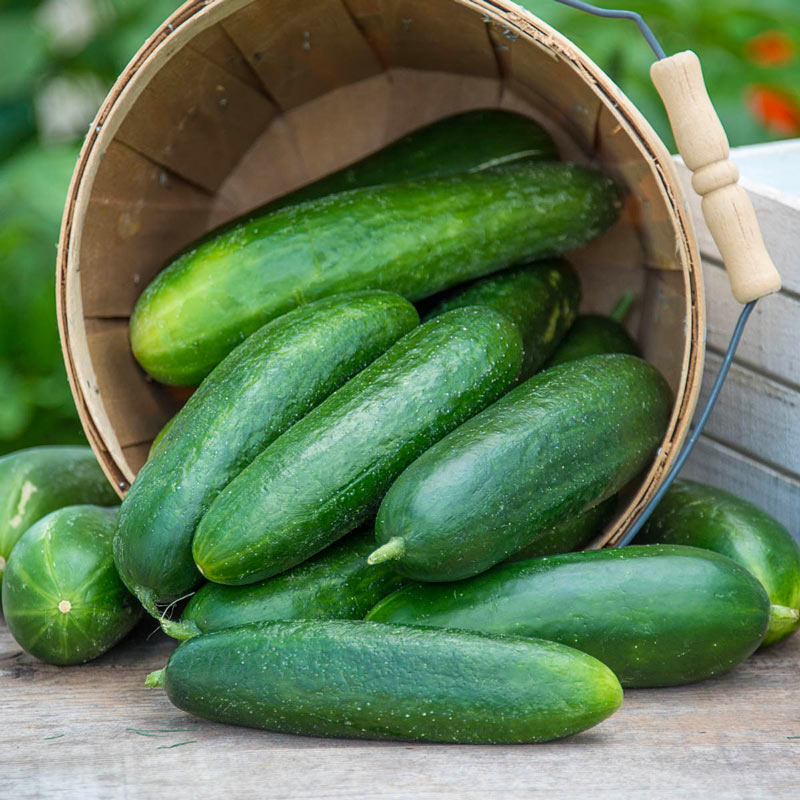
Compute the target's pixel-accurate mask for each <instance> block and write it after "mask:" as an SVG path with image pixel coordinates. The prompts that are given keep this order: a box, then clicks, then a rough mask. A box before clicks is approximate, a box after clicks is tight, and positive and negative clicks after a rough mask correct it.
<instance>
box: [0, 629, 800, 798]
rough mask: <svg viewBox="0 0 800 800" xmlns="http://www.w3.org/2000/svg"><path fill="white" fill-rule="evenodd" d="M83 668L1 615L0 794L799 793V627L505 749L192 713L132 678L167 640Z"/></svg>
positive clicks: (133, 646)
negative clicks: (37, 652) (719, 664)
mask: <svg viewBox="0 0 800 800" xmlns="http://www.w3.org/2000/svg"><path fill="white" fill-rule="evenodd" d="M152 629H153V623H151V622H149V621H148V622H145V623H143V624H142V625H140V627H139V628H138V629H137V631H136V632H135V633H134V634H133V636H132V637H131V638H130V639H129V640H128V641H127V642H125V643H124V644H122V645H120V646H119V647H117V648H116V649H115V650H113V651H112V652H110V653H108V654H107V655H106V656H104V657H103V658H100V659H98V660H97V661H95V662H93V663H91V664H86V665H84V666H81V667H53V666H48V665H46V664H42V663H40V662H37V661H36V660H35V659H33V658H32V657H30V656H28V655H26V654H24V653H22V651H21V650H20V648H19V647H18V646H17V645H16V643H15V642H14V640H13V639H12V638H11V635H10V634H9V632H8V629H7V628H6V627H5V625H4V624H2V623H0V709H2V714H1V715H0V719H1V720H2V725H0V797H2V798H3V799H4V800H28V798H30V799H31V800H49V799H50V798H73V797H74V798H79V799H80V800H93V799H94V798H104V799H105V798H125V799H126V800H136V799H138V798H147V799H148V800H149V798H169V800H182V798H206V797H209V798H211V797H214V798H216V797H222V798H226V800H228V799H232V798H238V797H253V798H259V799H261V798H270V800H272V798H292V799H293V800H294V798H313V799H314V800H321V799H322V798H347V800H365V799H366V798H381V800H391V799H393V798H404V799H406V798H408V799H409V800H411V798H413V800H426V799H427V798H458V800H473V799H474V800H477V799H478V798H487V797H498V798H503V800H514V799H515V798H527V797H547V798H572V797H576V798H578V797H580V798H581V799H582V800H587V799H588V798H591V800H603V799H604V798H614V800H619V798H626V797H632V796H634V795H635V796H636V797H637V798H650V797H653V798H660V799H661V798H681V800H687V799H688V798H695V797H697V798H701V797H702V798H713V799H714V800H726V799H727V798H747V799H748V800H752V798H762V797H769V798H773V797H774V798H789V797H794V796H795V795H796V793H797V791H798V788H800V637H795V639H794V640H789V641H788V642H784V643H782V644H779V645H776V646H774V647H773V648H771V649H767V650H765V651H763V652H760V653H757V654H756V655H754V656H753V657H751V658H750V659H749V660H748V661H746V662H745V663H744V664H741V665H740V666H739V667H737V668H736V669H735V670H734V671H733V672H731V673H729V674H728V675H726V676H723V677H721V678H717V679H714V680H710V681H706V682H703V683H699V684H695V685H694V686H685V687H680V688H675V689H658V690H636V691H633V690H631V691H628V692H626V694H625V702H624V703H623V706H622V708H621V709H620V710H619V711H618V712H617V713H616V714H615V715H614V716H613V717H611V718H610V719H609V720H607V721H606V722H604V723H602V724H600V725H599V726H597V727H596V728H594V729H592V730H590V731H587V732H585V733H581V734H578V735H576V736H572V737H570V738H569V739H564V740H562V741H559V742H552V743H549V744H540V745H518V746H513V747H500V746H495V747H479V746H454V745H409V744H403V743H375V742H360V741H346V740H339V739H315V738H305V737H297V736H287V735H279V734H271V733H265V732H262V731H254V730H249V729H246V728H235V727H231V726H227V725H220V724H216V723H211V722H204V721H202V720H198V719H194V718H192V717H190V716H188V715H187V714H184V713H183V712H181V711H178V710H177V709H176V708H174V707H173V706H171V705H170V703H169V701H168V700H167V698H166V696H165V695H164V693H163V692H162V691H161V690H151V689H146V688H145V687H144V678H145V675H146V674H147V672H148V671H150V670H153V669H157V668H159V667H161V666H163V664H164V662H165V661H166V658H167V656H168V655H169V653H170V652H171V650H172V648H173V647H174V644H173V643H172V642H171V641H170V640H168V639H167V638H166V637H164V636H163V635H161V634H160V633H159V634H155V635H153V636H152V637H151V638H150V639H149V640H148V638H147V637H148V633H150V632H151V631H152Z"/></svg>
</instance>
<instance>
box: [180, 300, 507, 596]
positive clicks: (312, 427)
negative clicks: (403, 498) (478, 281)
mask: <svg viewBox="0 0 800 800" xmlns="http://www.w3.org/2000/svg"><path fill="white" fill-rule="evenodd" d="M521 362H522V340H521V338H520V334H519V331H518V330H517V328H516V327H515V326H514V324H513V323H512V322H511V321H510V320H509V319H507V318H506V317H504V316H503V315H502V314H500V313H498V312H497V311H493V310H492V309H490V308H486V307H482V306H471V307H469V308H457V309H455V310H453V311H448V312H447V313H446V314H442V315H441V316H438V317H435V318H434V319H432V320H430V321H429V322H426V323H424V324H423V325H421V326H420V327H419V328H417V329H416V330H413V331H411V333H409V334H407V335H406V336H404V337H403V338H402V339H401V340H400V341H399V342H397V344H395V345H394V346H393V347H391V348H390V349H389V350H388V351H387V352H386V353H384V354H383V355H382V356H381V357H380V358H378V359H377V360H376V361H374V362H373V363H372V364H370V366H369V367H367V368H366V369H365V370H364V371H363V372H361V373H359V374H358V375H357V376H356V377H355V378H353V379H352V380H350V381H349V382H348V383H347V384H345V385H344V386H343V387H342V388H341V389H339V390H338V391H337V392H335V393H334V394H332V395H331V396H330V397H329V398H328V399H327V400H325V401H324V402H323V403H321V404H320V405H319V406H317V407H316V408H315V409H314V410H313V411H312V412H311V413H309V414H308V415H307V416H305V417H304V418H303V419H302V420H300V421H299V422H298V423H297V424H296V425H294V426H293V427H292V428H290V429H289V430H288V431H287V432H286V433H284V434H283V436H281V437H280V438H279V439H277V440H276V441H275V442H273V443H272V444H271V445H270V446H269V447H268V448H267V449H266V450H264V452H263V453H262V454H261V455H260V456H258V458H256V459H255V460H254V461H253V463H252V464H250V466H248V467H247V469H245V470H244V471H243V472H242V473H241V474H240V475H239V476H238V477H237V478H235V479H234V480H233V481H231V483H229V484H228V486H227V487H225V489H224V490H223V491H222V492H221V493H220V494H219V496H218V497H217V499H216V500H215V501H214V502H213V504H212V505H211V507H210V508H209V510H208V512H207V513H206V514H205V516H204V517H203V519H202V520H201V521H200V524H199V526H198V528H197V532H196V534H195V537H194V542H193V551H194V559H195V562H196V564H197V566H198V567H199V568H200V571H201V572H202V573H203V575H204V576H205V577H206V578H208V579H209V580H212V581H215V582H217V583H226V584H242V583H254V582H255V581H258V580H262V579H264V578H269V577H271V576H272V575H276V574H277V573H279V572H283V571H284V570H286V569H289V568H290V567H293V566H294V565H295V564H299V563H300V562H301V561H305V560H306V559H307V558H310V557H311V556H313V555H314V554H315V553H318V552H319V551H320V550H322V549H323V548H325V547H327V546H328V545H329V544H331V543H332V542H334V541H336V539H339V538H340V537H342V536H344V534H346V533H348V532H349V531H351V530H354V529H355V528H356V527H357V526H358V525H360V524H361V523H363V522H365V521H366V520H367V519H368V518H369V516H370V515H371V514H374V512H375V509H376V508H377V505H378V503H379V502H380V500H381V497H382V496H383V494H384V493H385V492H386V490H387V489H388V488H389V486H390V485H391V483H392V481H393V480H394V479H395V478H396V477H397V476H398V475H399V474H400V472H402V471H403V469H404V468H405V467H406V466H408V464H410V463H411V462H412V461H413V460H414V459H415V458H416V457H417V456H419V455H420V454H421V453H422V452H424V451H425V450H426V449H427V448H429V447H430V446H431V445H432V444H433V443H434V442H436V441H438V440H439V439H441V438H442V437H443V436H444V435H445V434H447V433H448V432H449V431H451V430H453V429H454V428H455V427H457V426H458V425H459V424H460V423H462V422H463V421H464V420H466V419H468V418H469V417H471V416H472V415H473V414H475V413H477V412H478V411H480V410H481V409H482V408H485V407H486V406H487V405H489V404H490V403H491V402H493V401H494V400H496V399H497V398H498V397H499V396H500V395H502V394H503V392H505V391H506V390H507V389H508V388H509V387H510V386H512V385H513V384H514V382H515V381H516V378H517V375H518V374H519V369H520V364H521Z"/></svg>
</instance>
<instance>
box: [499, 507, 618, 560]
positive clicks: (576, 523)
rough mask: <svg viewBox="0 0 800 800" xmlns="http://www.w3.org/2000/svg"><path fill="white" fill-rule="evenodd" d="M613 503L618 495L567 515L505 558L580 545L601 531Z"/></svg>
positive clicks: (554, 552)
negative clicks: (577, 512)
mask: <svg viewBox="0 0 800 800" xmlns="http://www.w3.org/2000/svg"><path fill="white" fill-rule="evenodd" d="M616 507H617V496H616V495H614V496H613V497H609V498H608V500H603V502H602V503H598V504H597V505H596V506H593V507H592V508H590V509H589V510H588V511H584V512H583V513H582V514H579V515H578V516H577V517H573V518H572V519H568V520H566V521H565V522H562V523H561V524H560V525H556V526H555V527H554V528H550V530H548V531H545V532H544V533H542V534H540V535H539V536H538V537H537V538H536V540H535V541H533V542H531V544H529V545H527V546H526V547H523V548H522V550H520V551H519V552H518V553H514V555H513V556H510V557H509V558H507V559H506V561H525V560H527V559H529V558H538V557H539V556H552V555H558V554H560V553H569V552H570V551H572V550H575V549H576V548H578V547H583V545H585V544H588V543H589V542H590V541H591V540H592V539H593V538H594V537H595V536H597V535H598V534H599V533H600V531H601V530H602V528H603V526H604V525H605V524H606V523H607V522H608V521H609V520H610V519H611V517H612V516H613V515H614V510H615V509H616Z"/></svg>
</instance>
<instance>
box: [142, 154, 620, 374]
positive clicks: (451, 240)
mask: <svg viewBox="0 0 800 800" xmlns="http://www.w3.org/2000/svg"><path fill="white" fill-rule="evenodd" d="M619 208H620V200H619V195H618V193H617V190H616V189H615V187H614V184H613V183H612V182H611V180H610V179H609V178H607V177H605V176H604V175H601V174H599V173H596V172H593V171H591V170H588V169H585V168H582V167H577V166H574V165H566V164H550V163H547V164H537V163H532V164H531V163H528V162H523V163H518V164H514V165H508V166H503V167H500V168H493V169H490V170H485V171H482V172H477V173H472V174H461V175H455V176H450V177H442V178H429V179H426V180H420V181H411V182H406V183H398V184H386V185H382V186H377V187H367V188H363V189H354V190H352V191H349V192H343V193H340V194H336V195H329V196H328V197H324V198H320V199H317V200H310V201H307V202H305V203H300V204H298V205H294V206H291V207H288V208H284V209H281V210H279V211H275V212H273V213H269V214H266V215H264V216H261V217H257V218H255V219H253V220H251V221H249V222H247V223H243V224H241V225H239V226H237V227H235V228H234V229H232V230H230V231H227V232H226V233H224V234H223V235H221V236H219V237H216V238H215V239H213V240H211V241H208V242H205V243H203V244H201V245H199V246H198V247H196V248H194V249H192V250H190V251H188V252H186V253H184V254H183V255H181V256H180V257H179V258H178V259H176V260H175V261H173V262H172V263H171V264H170V265H169V266H168V267H167V268H166V269H165V270H163V271H162V272H161V273H160V274H159V275H158V276H157V277H156V278H155V280H154V281H153V282H152V283H150V285H149V286H148V287H147V288H146V289H145V291H144V292H143V293H142V295H141V297H140V298H139V300H138V301H137V304H136V307H135V309H134V312H133V315H132V317H131V330H130V335H131V346H132V348H133V352H134V355H135V356H136V358H137V360H138V361H139V363H140V364H141V365H142V366H143V367H144V369H145V370H147V372H149V373H150V374H151V375H152V376H153V377H154V378H156V379H157V380H160V381H163V382H165V383H173V384H190V385H191V384H194V383H197V382H198V381H199V380H201V379H202V378H203V377H204V376H205V375H206V374H207V373H208V372H209V371H210V370H211V368H212V367H213V366H214V365H215V364H216V363H218V362H219V361H220V360H221V359H222V358H223V357H224V356H225V355H226V354H227V353H228V352H230V350H231V349H232V348H233V347H234V346H235V345H236V344H238V343H239V342H240V341H241V340H242V338H243V337H244V336H246V335H247V334H249V333H251V332H252V331H254V330H255V329H256V328H258V327H259V326H260V325H263V324H264V323H265V322H267V321H269V320H270V319H272V318H274V317H276V316H278V315H280V314H283V313H285V312H286V311H289V310H290V309H292V308H294V307H295V306H297V305H298V304H300V303H303V302H308V301H311V300H315V299H318V298H320V297H322V296H325V295H329V294H333V293H335V292H342V291H349V290H355V289H367V288H372V289H386V290H389V291H394V292H397V293H398V294H401V295H403V296H404V297H407V298H408V299H410V300H417V299H420V298H423V297H426V296H428V295H431V294H434V293H435V292H438V291H441V290H442V289H446V288H448V287H450V286H453V285H455V284H457V283H461V282H463V281H465V280H468V279H470V278H476V277H479V276H481V275H485V274H488V273H490V272H494V271H496V270H498V269H502V268H503V267H507V266H510V265H512V264H514V263H519V262H522V261H526V260H531V259H534V258H538V257H542V256H548V255H554V254H556V253H560V252H564V251H566V250H570V249H572V248H575V247H578V246H580V245H582V244H584V243H586V242H588V241H589V240H590V239H592V238H594V237H595V236H597V235H598V234H599V233H601V232H602V231H604V230H605V229H606V228H607V227H608V226H609V225H610V224H611V223H612V222H613V221H614V220H615V219H616V217H617V215H618V212H619Z"/></svg>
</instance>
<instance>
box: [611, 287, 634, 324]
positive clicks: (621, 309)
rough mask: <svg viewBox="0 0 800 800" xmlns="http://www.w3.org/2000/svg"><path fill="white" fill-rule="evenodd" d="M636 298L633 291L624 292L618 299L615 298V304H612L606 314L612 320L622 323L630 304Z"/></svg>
mask: <svg viewBox="0 0 800 800" xmlns="http://www.w3.org/2000/svg"><path fill="white" fill-rule="evenodd" d="M635 299H636V294H635V292H625V294H624V295H622V297H620V299H619V300H617V304H616V305H615V306H614V309H613V310H612V312H611V313H610V314H609V315H608V316H609V317H610V318H611V319H613V320H614V322H619V324H620V325H622V323H623V322H625V318H626V317H627V316H628V312H629V311H630V310H631V306H632V305H633V301H634V300H635Z"/></svg>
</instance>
